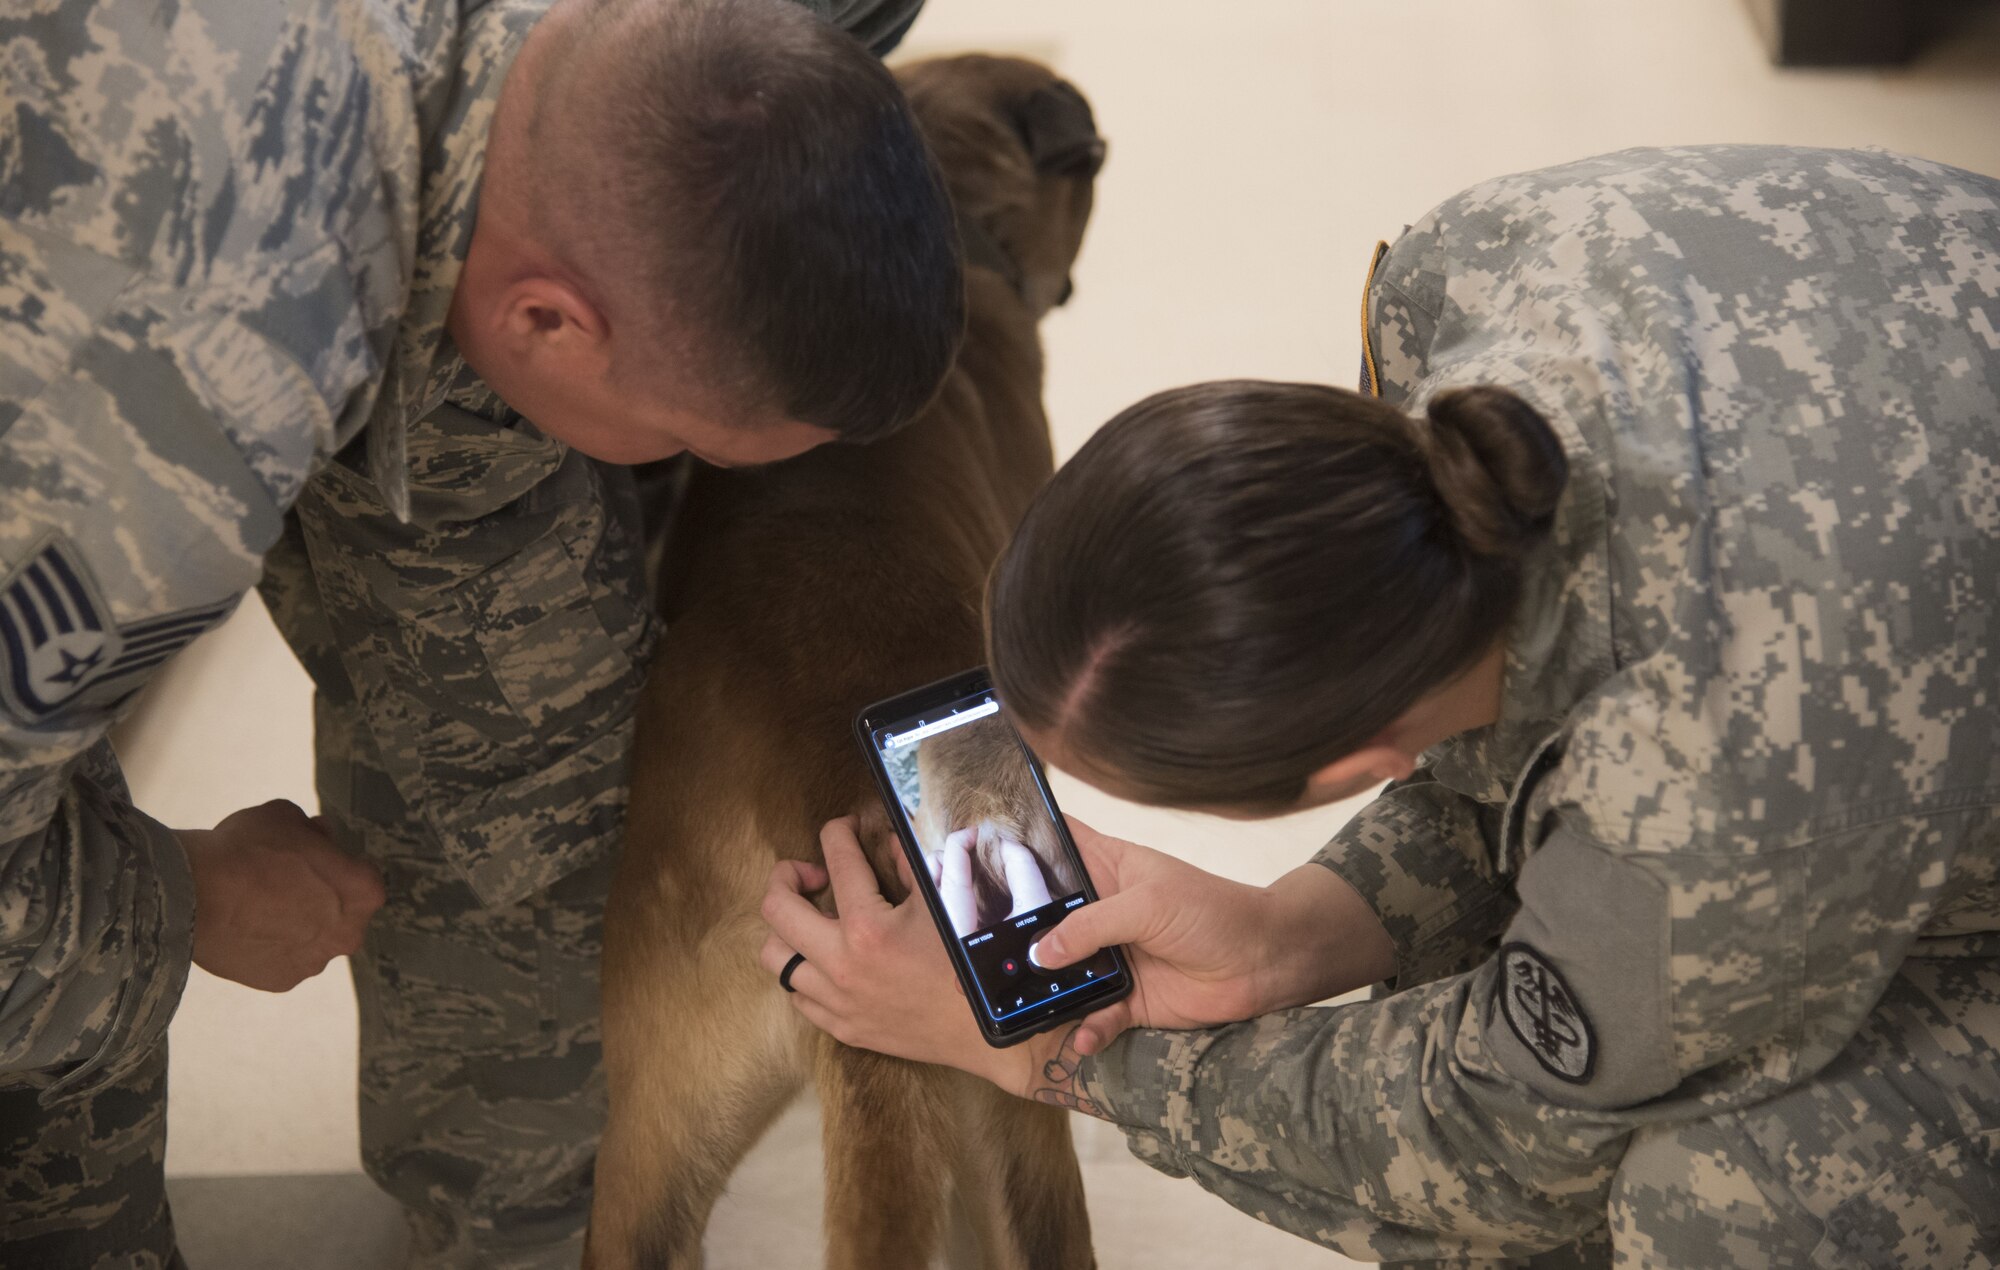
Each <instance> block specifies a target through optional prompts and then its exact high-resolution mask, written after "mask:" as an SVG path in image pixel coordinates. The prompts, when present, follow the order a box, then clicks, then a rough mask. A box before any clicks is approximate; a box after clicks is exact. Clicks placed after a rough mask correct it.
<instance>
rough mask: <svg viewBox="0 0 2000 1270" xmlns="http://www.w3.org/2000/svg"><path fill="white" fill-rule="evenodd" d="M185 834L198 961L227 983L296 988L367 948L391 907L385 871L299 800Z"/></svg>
mask: <svg viewBox="0 0 2000 1270" xmlns="http://www.w3.org/2000/svg"><path fill="white" fill-rule="evenodd" d="M176 836H177V837H179V838H180V840H181V846H182V847H183V848H184V849H185V850H186V852H187V858H188V866H189V868H190V869H192V870H193V872H194V896H195V900H194V903H195V908H194V964H195V965H197V966H200V967H201V968H202V969H203V970H206V971H208V972H209V973H210V974H212V975H216V976H218V977H220V978H223V979H230V980H233V981H235V982H237V983H241V984H245V985H247V986H249V987H252V988H261V989H262V990H264V991H265V992H286V991H289V990H291V989H292V988H296V987H297V986H298V985H299V984H300V983H302V982H304V981H305V980H307V979H310V978H312V977H313V976H314V975H316V974H318V973H319V972H320V971H322V970H324V969H326V963H327V962H329V961H331V960H333V959H334V958H335V957H341V956H345V955H347V954H349V953H352V952H354V951H355V950H356V949H358V948H360V947H361V933H362V931H363V930H364V929H366V927H367V925H368V919H369V917H370V916H372V915H373V914H374V912H375V910H376V909H378V908H380V907H382V900H383V898H384V895H383V891H382V875H381V873H379V872H378V871H377V870H376V868H375V866H374V865H372V864H370V863H369V862H368V861H366V860H363V859H360V858H358V857H356V856H351V855H348V854H347V853H346V852H344V851H342V850H340V849H339V848H338V847H336V846H334V845H333V840H332V839H331V838H329V837H328V836H327V834H326V831H325V830H324V829H322V828H320V827H319V825H317V824H315V823H314V822H313V821H312V819H311V818H309V817H308V816H307V815H306V813H305V812H304V811H303V810H301V809H300V807H299V806H298V804H296V803H291V802H286V801H285V800H284V799H275V800H273V801H271V802H268V803H265V804H264V805H263V806H261V807H251V808H247V809H246V810H243V811H239V812H236V813H235V814H233V815H231V816H229V817H228V818H227V819H225V820H224V821H223V822H222V823H221V824H219V825H217V826H216V827H215V828H213V829H207V830H202V829H183V830H180V831H178V833H177V834H176Z"/></svg>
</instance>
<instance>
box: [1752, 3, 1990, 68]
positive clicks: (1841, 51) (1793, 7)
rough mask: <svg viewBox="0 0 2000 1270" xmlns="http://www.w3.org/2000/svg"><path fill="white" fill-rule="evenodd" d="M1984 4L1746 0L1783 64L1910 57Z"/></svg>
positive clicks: (1872, 62) (1879, 62)
mask: <svg viewBox="0 0 2000 1270" xmlns="http://www.w3.org/2000/svg"><path fill="white" fill-rule="evenodd" d="M1980 3H1991V0H1744V5H1745V7H1746V8H1748V9H1749V10H1750V16H1751V17H1752V18H1753V19H1754V20H1755V21H1756V24H1757V29H1758V32H1759V33H1760V34H1761V35H1762V36H1763V37H1764V47H1765V48H1766V49H1767V50H1769V52H1770V55H1771V61H1772V62H1774V63H1776V64H1777V65H1779V66H1892V65H1896V64H1898V63H1902V62H1907V61H1909V60H1910V58H1911V57H1913V56H1914V55H1915V54H1916V53H1917V51H1918V50H1919V49H1920V48H1922V46H1923V45H1924V44H1925V43H1926V42H1927V41H1928V40H1929V39H1931V38H1932V37H1933V36H1935V35H1937V34H1938V33H1940V32H1941V31H1944V30H1947V29H1949V28H1950V27H1952V26H1954V25H1956V23H1957V21H1958V20H1960V19H1962V18H1963V17H1964V16H1965V13H1966V11H1967V10H1968V9H1970V8H1972V7H1975V6H1976V5H1977V4H1980Z"/></svg>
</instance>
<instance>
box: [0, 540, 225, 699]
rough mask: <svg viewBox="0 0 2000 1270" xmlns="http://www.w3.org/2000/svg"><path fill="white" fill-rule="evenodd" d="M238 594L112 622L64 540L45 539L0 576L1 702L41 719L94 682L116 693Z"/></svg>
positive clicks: (215, 618) (217, 617)
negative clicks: (3, 578)
mask: <svg viewBox="0 0 2000 1270" xmlns="http://www.w3.org/2000/svg"><path fill="white" fill-rule="evenodd" d="M235 605H236V600H235V598H234V597H231V598H230V599H228V600H224V601H221V602H219V603H216V604H207V605H203V606H201V607H199V608H192V609H184V610H182V611H180V612H177V613H168V614H164V615H161V616H158V617H149V618H145V619H143V620H141V621H138V622H132V623H128V624H127V625H124V626H118V625H116V624H115V623H113V621H112V620H111V608H110V606H109V605H108V604H106V603H105V601H104V596H103V594H102V593H101V592H100V591H99V590H98V588H97V583H96V580H95V578H93V577H92V576H91V572H90V569H89V568H88V567H87V566H86V565H85V564H84V562H83V559H82V557H80V556H79V555H78V554H77V553H76V550H75V549H74V548H73V547H71V546H70V544H69V542H68V540H66V539H65V538H63V537H62V535H60V534H56V535H52V536H51V537H49V538H47V539H44V540H43V542H42V545H41V546H40V547H38V548H37V549H36V550H35V552H34V553H33V554H32V555H30V556H29V557H28V559H27V561H26V562H25V563H23V564H22V565H21V566H20V567H19V568H17V569H15V570H14V572H13V573H12V574H11V575H9V576H8V578H7V580H6V582H5V583H4V584H0V703H4V704H5V706H6V708H7V710H8V712H9V713H11V714H12V715H13V716H14V717H15V718H17V719H19V720H21V721H22V722H24V723H28V724H39V723H42V722H44V721H46V720H48V719H49V718H51V717H52V716H54V715H55V714H56V713H57V712H58V711H60V710H61V709H62V708H63V707H64V706H67V705H70V704H72V703H78V702H79V698H82V697H84V695H85V694H86V693H87V692H89V691H90V690H91V689H93V688H96V687H98V686H99V685H107V686H108V687H107V691H106V693H104V694H99V693H91V694H90V695H91V697H92V698H93V699H96V698H102V699H103V700H104V701H108V700H109V699H111V698H115V697H122V696H123V695H124V694H125V693H126V692H128V691H129V690H130V688H132V687H136V686H137V681H136V680H135V679H133V676H136V675H139V674H140V673H141V672H143V671H147V670H151V669H152V668H153V667H155V666H157V665H159V664H160V663H161V662H164V661H165V660H167V658H169V657H171V656H173V655H174V654H175V653H177V652H179V651H180V650H181V649H183V648H185V647H187V646H188V645H189V644H190V643H193V642H194V639H195V637H196V636H198V635H200V634H202V633H203V632H204V631H207V630H208V629H210V628H211V627H213V626H215V625H216V624H217V623H219V622H220V621H221V620H222V619H223V618H225V617H227V616H228V615H229V612H230V610H231V609H232V608H234V607H235Z"/></svg>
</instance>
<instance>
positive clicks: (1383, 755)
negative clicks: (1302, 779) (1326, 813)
mask: <svg viewBox="0 0 2000 1270" xmlns="http://www.w3.org/2000/svg"><path fill="white" fill-rule="evenodd" d="M1416 770H1417V757H1416V755H1414V754H1411V753H1410V752H1409V751H1407V750H1405V749H1403V748H1401V747H1400V746H1397V745H1393V744H1391V743H1390V742H1389V740H1388V739H1387V738H1386V737H1376V738H1375V739H1374V740H1373V741H1370V742H1369V743H1368V744H1366V745H1364V746H1362V747H1361V748H1360V749H1358V750H1355V751H1354V752H1353V753H1351V754H1345V755H1342V756H1341V757H1340V758H1337V759H1335V760H1334V761H1333V762H1331V763H1328V764H1327V765H1326V766H1325V767H1322V768H1320V769H1319V770H1318V771H1317V772H1314V773H1313V774H1312V775H1311V776H1308V777H1307V778H1306V796H1307V797H1308V798H1310V799H1317V798H1320V797H1324V796H1335V797H1340V798H1350V797H1352V796H1354V795H1355V794H1358V793H1360V792H1362V791H1363V790H1366V789H1372V788H1373V787H1375V786H1377V785H1380V784H1381V783H1382V782H1384V781H1399V780H1403V779H1405V778H1407V777H1408V776H1409V775H1410V773H1412V772H1414V771H1416Z"/></svg>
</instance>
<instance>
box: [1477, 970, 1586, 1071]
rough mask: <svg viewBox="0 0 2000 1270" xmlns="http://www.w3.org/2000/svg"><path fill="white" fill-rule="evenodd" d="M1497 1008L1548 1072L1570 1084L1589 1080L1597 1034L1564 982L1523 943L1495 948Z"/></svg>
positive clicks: (1557, 973) (1559, 975)
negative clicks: (1496, 960)
mask: <svg viewBox="0 0 2000 1270" xmlns="http://www.w3.org/2000/svg"><path fill="white" fill-rule="evenodd" d="M1499 995H1500V1012H1501V1013H1502V1014H1503V1015H1505V1016H1506V1018H1507V1026H1508V1027H1510V1028H1512V1029H1513V1031H1514V1035H1515V1036H1516V1037H1517V1038H1519V1039H1520V1042H1521V1044H1523V1045H1525V1046H1527V1047H1528V1051H1529V1052H1530V1053H1532V1054H1533V1055H1534V1056H1535V1061H1537V1062H1539V1063H1540V1064H1541V1065H1542V1066H1543V1067H1544V1068H1545V1069H1547V1071H1548V1073H1549V1074H1550V1075H1551V1076H1557V1077H1560V1078H1562V1079H1563V1080H1566V1081H1568V1082H1570V1083H1571V1084H1572V1085H1581V1084H1583V1083H1585V1082H1586V1081H1588V1080H1589V1079H1590V1073H1591V1070H1592V1069H1593V1068H1594V1067H1595V1066H1596V1065H1597V1036H1596V1034H1595V1033H1594V1032H1592V1031H1591V1027H1590V1018H1589V1016H1587V1015H1585V1014H1584V1012H1583V1007H1582V1006H1581V1005H1579V1004H1577V1000H1576V994H1575V993H1573V992H1571V991H1570V988H1569V984H1568V983H1567V982H1565V981H1564V979H1563V977H1562V975H1561V974H1560V973H1559V972H1558V971H1557V970H1556V968H1555V967H1554V966H1551V965H1550V964H1549V963H1548V961H1547V960H1546V959H1545V958H1543V956H1542V955H1541V954H1540V953H1538V952H1536V951H1535V950H1534V949H1533V948H1530V947H1529V946H1528V945H1526V944H1508V945H1506V946H1505V947H1503V948H1501V950H1500V991H1499Z"/></svg>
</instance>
